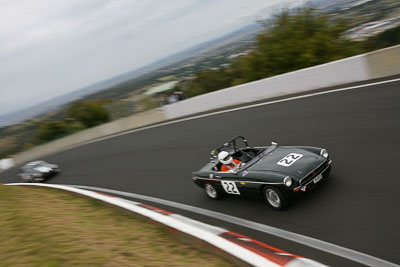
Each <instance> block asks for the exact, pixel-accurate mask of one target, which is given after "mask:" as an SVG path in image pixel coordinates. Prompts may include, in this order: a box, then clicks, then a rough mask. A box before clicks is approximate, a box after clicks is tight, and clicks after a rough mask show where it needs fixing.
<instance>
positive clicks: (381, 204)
mask: <svg viewBox="0 0 400 267" xmlns="http://www.w3.org/2000/svg"><path fill="white" fill-rule="evenodd" d="M399 89H400V82H394V83H389V84H382V85H376V86H372V87H365V88H360V89H355V90H349V91H342V92H335V93H330V94H324V95H316V96H312V97H308V98H301V99H296V100H292V101H287V102H281V103H276V104H271V105H264V106H259V107H254V108H249V109H242V110H238V111H233V112H228V113H222V114H217V115H213V116H208V117H203V118H198V119H194V120H187V121H183V122H180V123H175V124H169V125H165V126H162V127H156V128H151V129H148V130H144V131H138V132H134V133H129V134H126V135H121V136H118V137H114V138H111V139H106V140H102V141H99V142H95V143H91V144H87V145H84V146H80V147H77V148H74V149H71V150H67V151H64V152H61V153H58V154H54V155H51V156H49V157H46V158H44V159H45V160H48V161H50V162H54V163H57V164H60V166H61V168H62V171H63V172H62V174H61V175H59V176H57V177H55V178H53V179H51V180H50V181H49V182H50V183H60V184H77V185H91V186H97V187H102V188H109V189H115V190H120V191H126V192H133V193H138V194H142V195H148V196H153V197H157V198H162V199H167V200H171V201H175V202H180V203H184V204H188V205H192V206H196V207H201V208H204V209H209V210H213V211H217V212H221V213H225V214H229V215H232V216H236V217H239V218H245V219H247V220H251V221H254V222H258V223H262V224H266V225H270V226H274V227H278V228H281V229H285V230H289V231H292V232H295V233H299V234H303V235H306V236H309V237H313V238H317V239H320V240H323V241H327V242H330V243H334V244H337V245H340V246H343V247H346V248H351V249H353V250H357V251H360V252H363V253H366V254H369V255H372V256H375V257H378V258H382V259H384V260H388V261H390V262H393V263H396V264H400V253H399V250H400V230H399V226H400V214H399V210H400V208H399V206H400V194H399V190H400V175H399V170H398V169H399V165H400V164H399V160H400V138H399V137H400V103H399V100H400V90H399ZM239 134H240V135H244V136H246V137H247V139H248V140H249V142H250V145H263V144H267V143H269V142H271V141H276V142H279V144H281V145H310V146H319V147H325V148H326V149H327V150H328V151H329V153H330V155H331V158H332V159H333V161H334V165H333V170H332V173H331V176H330V179H329V180H328V181H327V182H326V183H324V184H321V186H320V187H318V188H316V189H315V190H313V191H312V192H308V193H307V194H306V195H305V196H304V197H301V198H299V199H298V200H297V201H296V202H295V203H293V205H292V206H291V207H290V208H289V209H287V210H285V211H283V212H278V211H274V210H272V209H269V208H267V207H266V205H265V204H264V202H263V200H262V199H257V198H254V199H248V198H240V197H236V196H228V197H226V198H224V199H223V200H221V201H213V200H210V199H208V198H207V197H206V196H205V194H204V193H203V192H202V190H201V189H200V188H198V187H197V186H195V185H194V184H193V182H192V180H191V172H192V171H194V170H197V169H199V168H200V167H201V166H202V165H203V164H204V163H205V162H206V161H207V160H208V156H209V152H210V150H211V149H212V148H213V147H215V146H218V145H220V144H221V143H223V142H224V141H225V140H226V139H228V138H230V137H232V136H235V135H239ZM16 174H17V170H16V168H13V169H10V170H8V171H6V172H3V173H1V174H0V182H2V183H7V182H16V181H17V179H16ZM192 217H195V218H196V217H198V218H197V219H202V220H205V221H207V220H210V219H206V218H201V216H200V217H199V216H196V215H193V216H192ZM216 223H217V222H216ZM225 224H226V223H223V222H219V225H222V226H224V225H225ZM226 227H230V229H232V230H235V231H238V232H241V233H244V234H247V235H249V236H250V237H253V238H255V239H258V240H261V241H265V242H267V243H269V244H271V242H272V243H273V244H272V245H275V244H276V245H279V246H280V248H282V249H284V250H287V251H290V252H292V253H299V254H300V253H302V254H301V255H304V253H306V254H307V253H308V254H310V253H312V254H314V256H315V257H314V259H316V260H318V261H321V262H323V263H325V264H330V265H336V266H339V265H340V266H342V265H348V266H351V265H352V264H353V263H349V262H348V261H347V262H341V261H340V260H338V259H334V258H330V257H329V256H328V255H325V254H323V253H318V252H317V251H314V250H307V249H305V248H300V247H298V246H296V245H295V244H287V243H284V242H283V241H279V240H275V239H273V238H272V239H271V237H268V236H266V235H262V234H260V233H257V232H255V231H251V230H246V229H244V228H242V229H239V230H238V229H235V227H237V226H234V225H229V224H227V226H226ZM268 241H271V242H268ZM282 246H283V247H282ZM285 246H286V247H285ZM307 251H309V252H307ZM310 251H311V252H310ZM304 256H309V257H311V258H312V255H304ZM354 264H355V263H354Z"/></svg>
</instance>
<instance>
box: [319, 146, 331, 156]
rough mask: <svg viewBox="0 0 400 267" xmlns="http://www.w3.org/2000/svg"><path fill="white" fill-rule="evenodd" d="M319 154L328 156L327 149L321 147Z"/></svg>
mask: <svg viewBox="0 0 400 267" xmlns="http://www.w3.org/2000/svg"><path fill="white" fill-rule="evenodd" d="M319 154H320V155H321V156H323V157H324V158H328V157H329V154H328V151H327V150H326V149H325V148H324V149H321V153H319Z"/></svg>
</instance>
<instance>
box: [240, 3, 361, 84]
mask: <svg viewBox="0 0 400 267" xmlns="http://www.w3.org/2000/svg"><path fill="white" fill-rule="evenodd" d="M269 25H270V26H269ZM268 26H269V27H268ZM347 28H348V27H347V24H346V22H345V21H343V20H341V21H337V22H332V21H330V19H329V17H328V15H326V14H323V13H321V12H319V11H317V10H316V9H313V8H305V9H297V10H296V11H295V12H293V13H291V12H290V11H287V10H286V11H283V12H282V13H280V14H278V15H276V16H275V17H274V18H273V19H272V21H270V22H269V24H266V28H265V30H264V32H262V33H261V34H259V35H258V48H257V49H256V51H255V53H253V54H252V55H251V57H252V59H251V64H250V68H251V70H250V71H249V72H248V73H247V74H246V75H245V77H246V76H247V80H252V79H260V78H264V77H268V76H272V75H277V74H281V73H285V72H289V71H294V70H297V69H302V68H306V67H310V66H314V65H318V64H322V63H326V62H329V61H333V60H337V59H341V58H345V57H349V56H352V55H355V54H358V53H359V52H361V50H360V49H359V46H358V45H357V44H356V43H355V42H351V41H348V40H346V39H344V38H342V33H343V32H344V31H345V30H347ZM249 75H250V77H248V76H249Z"/></svg>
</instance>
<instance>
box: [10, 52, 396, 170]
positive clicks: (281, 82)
mask: <svg viewBox="0 0 400 267" xmlns="http://www.w3.org/2000/svg"><path fill="white" fill-rule="evenodd" d="M395 74H400V45H399V46H394V47H390V48H386V49H382V50H379V51H375V52H372V53H368V54H365V55H359V56H355V57H351V58H347V59H343V60H338V61H334V62H330V63H327V64H323V65H319V66H315V67H311V68H307V69H302V70H298V71H294V72H290V73H285V74H282V75H278V76H274V77H271V78H267V79H262V80H259V81H255V82H251V83H247V84H242V85H238V86H234V87H230V88H226V89H223V90H219V91H216V92H212V93H209V94H205V95H200V96H197V97H193V98H190V99H187V100H184V101H181V102H178V103H175V104H171V105H166V106H164V107H163V108H160V109H156V110H151V111H147V112H143V113H140V114H136V115H133V116H130V117H127V118H123V119H119V120H116V121H113V122H110V123H106V124H103V125H100V126H97V127H94V128H91V129H87V130H85V131H82V132H79V133H76V134H73V135H70V136H67V137H64V138H61V139H58V140H55V141H53V142H50V143H47V144H45V145H41V146H38V147H35V148H33V149H31V150H29V151H26V152H23V153H20V154H18V155H17V156H15V157H14V158H13V161H14V163H15V164H21V163H23V162H26V161H30V160H32V159H36V158H40V157H43V156H44V155H47V154H50V153H54V152H57V151H61V150H63V149H65V148H68V147H71V146H75V145H78V144H81V143H85V142H88V141H90V140H94V139H98V138H101V137H104V136H107V135H111V134H115V133H118V132H122V131H126V130H129V129H133V128H139V127H143V126H146V125H149V124H153V123H158V122H161V121H164V120H167V119H174V118H178V117H181V116H186V115H191V114H194V113H198V112H203V111H208V110H212V109H217V108H223V107H228V106H232V105H237V104H243V103H249V102H253V101H257V100H262V99H268V98H272V97H277V96H281V95H287V94H293V93H299V92H305V91H309V90H314V89H318V88H322V87H329V86H334V85H340V84H345V83H351V82H357V81H364V80H369V79H374V78H381V77H386V76H390V75H395Z"/></svg>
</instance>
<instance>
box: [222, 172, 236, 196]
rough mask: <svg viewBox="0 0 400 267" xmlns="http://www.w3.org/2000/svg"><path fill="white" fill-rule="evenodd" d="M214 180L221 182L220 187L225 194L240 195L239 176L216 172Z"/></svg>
mask: <svg viewBox="0 0 400 267" xmlns="http://www.w3.org/2000/svg"><path fill="white" fill-rule="evenodd" d="M215 178H217V179H220V180H221V186H222V188H223V190H224V191H225V193H227V194H231V195H241V194H242V193H241V190H240V187H241V186H240V182H239V180H240V175H238V174H234V173H230V172H217V173H216V174H215Z"/></svg>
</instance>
